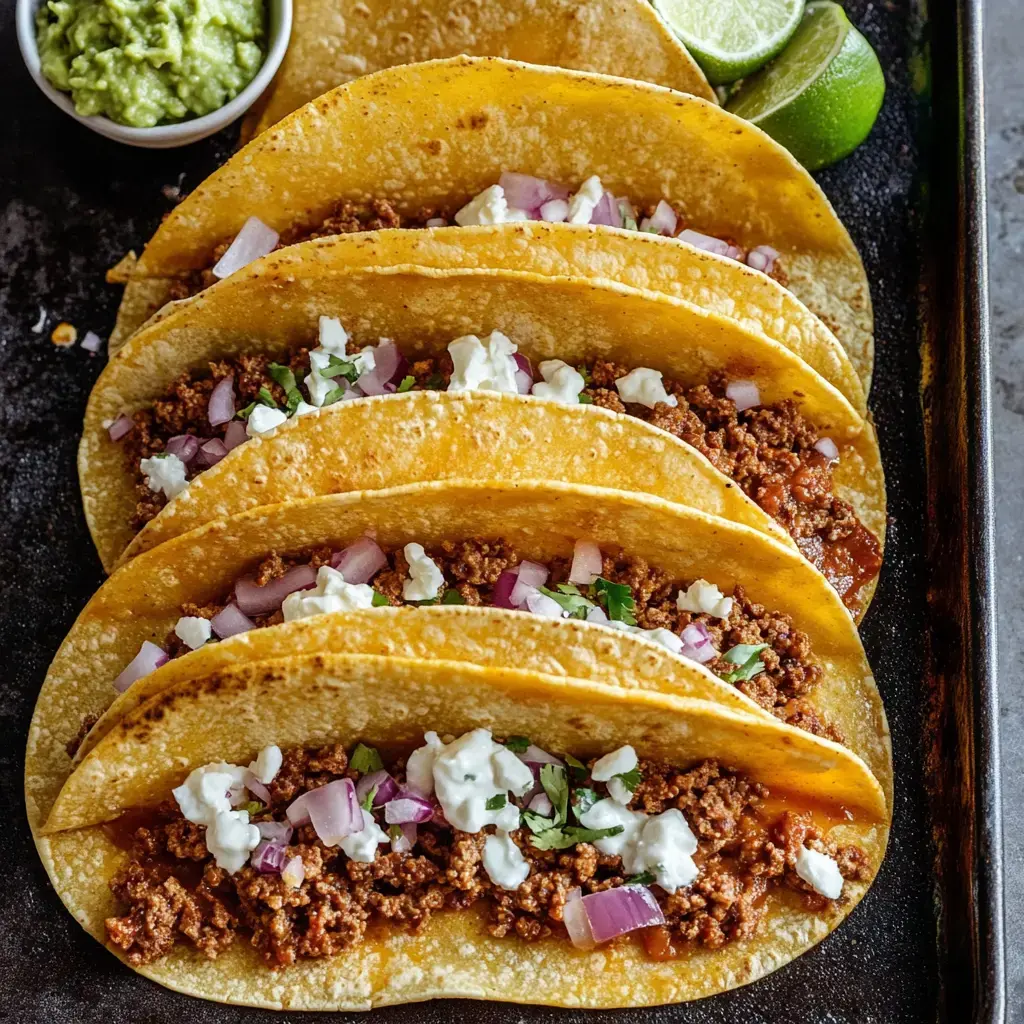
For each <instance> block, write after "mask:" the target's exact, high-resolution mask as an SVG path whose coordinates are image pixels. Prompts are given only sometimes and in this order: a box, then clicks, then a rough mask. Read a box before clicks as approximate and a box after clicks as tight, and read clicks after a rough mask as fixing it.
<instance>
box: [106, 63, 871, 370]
mask: <svg viewBox="0 0 1024 1024" xmlns="http://www.w3.org/2000/svg"><path fill="white" fill-rule="evenodd" d="M424 96H429V97H430V103H429V104H427V106H426V112H425V111H424V105H423V102H422V99H423V97H424ZM339 148H341V149H344V150H345V151H346V152H348V153H350V154H351V153H358V154H359V156H358V158H356V159H353V158H350V157H346V158H345V159H338V152H339ZM527 220H545V221H550V222H557V223H562V222H568V224H567V225H566V227H565V228H564V229H563V230H571V229H573V227H574V226H575V227H576V228H579V227H583V228H586V230H585V231H584V232H582V233H583V234H587V233H589V232H590V231H593V230H595V228H594V227H593V226H594V225H598V226H605V227H607V228H608V229H609V230H610V231H616V230H627V231H628V230H631V229H634V228H635V229H637V230H640V231H645V232H651V233H654V234H662V235H666V236H671V237H672V238H673V239H674V242H673V244H676V245H687V246H690V247H695V248H698V249H702V250H706V251H710V252H713V253H715V254H718V255H720V256H721V257H722V258H723V259H734V260H740V261H742V262H744V263H746V264H747V265H748V266H749V267H751V268H752V269H754V270H755V271H756V272H767V273H770V274H772V275H774V276H775V277H776V278H777V279H778V280H779V281H781V282H784V283H785V284H786V285H787V287H788V288H789V289H790V290H791V291H792V292H793V294H794V295H796V296H797V297H798V298H799V299H800V300H801V301H802V302H803V303H805V304H806V306H807V307H808V308H809V309H810V310H811V311H812V312H814V313H815V314H817V315H818V316H819V317H820V318H821V319H822V320H823V321H824V322H825V324H827V325H828V327H829V328H831V329H832V330H833V332H834V333H835V334H836V335H837V337H838V338H839V341H840V342H841V343H842V344H843V346H844V348H845V349H846V350H847V352H848V353H849V355H850V358H851V360H852V362H853V364H854V366H855V368H856V370H857V372H858V374H859V375H860V377H861V380H862V381H863V383H864V386H865V390H866V386H867V383H868V381H869V378H870V373H871V361H872V338H871V333H872V316H871V300H870V295H869V293H868V285H867V280H866V277H865V274H864V268H863V265H862V264H861V261H860V257H859V255H858V253H857V250H856V248H855V247H854V245H853V243H852V241H851V240H850V237H849V235H848V234H847V232H846V230H845V228H844V227H843V226H842V224H841V223H840V222H839V220H838V218H837V217H836V215H835V213H834V211H833V210H832V208H831V206H830V205H829V203H828V200H827V199H826V198H825V196H824V193H822V191H821V189H820V188H819V187H818V186H817V185H816V184H815V182H814V180H813V179H812V178H811V177H810V175H809V174H808V173H807V172H806V171H805V170H804V169H803V168H802V167H801V166H800V165H799V164H798V163H797V162H796V161H795V160H794V159H793V158H792V157H791V156H790V155H789V154H788V153H787V152H786V151H785V150H784V149H783V148H782V147H781V146H779V145H777V144H776V143H775V142H773V141H772V140H771V139H770V138H769V137H768V136H766V135H765V134H764V133H763V132H761V131H760V130H759V129H757V128H755V127H754V126H752V125H750V124H748V123H747V122H745V121H742V120H740V119H738V118H736V117H734V116H732V115H730V114H728V113H726V112H725V111H723V110H721V109H720V108H719V107H717V106H715V105H713V104H711V103H708V102H707V101H705V100H702V99H698V98H696V97H693V96H687V95H684V94H681V93H677V92H673V91H671V90H667V89H663V88H660V87H658V86H654V85H645V84H642V83H637V82H627V81H624V80H621V79H614V78H610V77H605V76H600V75H592V74H585V73H582V72H573V71H560V70H556V69H552V68H544V67H537V66H534V65H529V64H518V63H515V62H511V61H505V60H500V59H498V58H471V57H460V58H456V59H453V60H442V61H433V62H428V63H424V64H418V65H413V66H405V67H401V68H397V69H393V70H386V71H381V72H378V73H377V74H374V75H368V76H366V77H365V78H360V79H357V80H355V81H353V82H350V83H349V84H348V85H345V86H342V87H340V88H338V89H336V90H333V91H332V92H329V93H327V94H326V95H325V96H323V97H321V98H320V99H318V100H315V101H314V102H312V103H310V104H307V105H306V106H305V107H303V108H301V109H300V110H298V111H296V112H295V113H294V114H292V115H290V116H289V117H288V118H286V119H285V120H284V121H282V122H281V123H280V124H279V125H278V126H276V127H275V128H273V129H272V130H270V131H268V132H265V133H264V134H263V135H262V136H260V137H258V138H256V139H255V140H253V142H251V143H250V144H249V145H248V146H246V147H245V148H244V149H243V150H242V151H241V152H239V153H238V154H236V155H235V156H234V157H233V158H232V159H231V160H229V161H228V162H227V164H225V165H224V166H223V167H222V168H221V169H220V170H219V171H217V172H215V173H214V174H213V175H212V176H211V177H209V178H208V179H207V180H206V181H205V182H203V183H202V184H201V185H200V186H199V187H198V188H197V189H196V190H195V191H194V192H192V194H191V195H190V196H188V197H187V198H186V199H185V200H184V201H183V202H182V203H181V204H180V205H179V206H177V207H176V208H175V209H174V210H173V211H171V213H170V214H169V215H168V216H167V217H166V218H165V219H164V221H163V223H162V224H161V226H160V228H159V229H158V231H157V232H156V234H155V235H154V236H153V238H152V239H151V240H150V242H149V244H148V245H147V246H146V249H145V250H144V252H143V253H142V255H141V257H140V259H139V261H138V264H137V266H136V268H135V271H134V274H133V277H132V280H131V281H130V282H129V284H128V286H127V288H126V292H125V297H124V300H123V302H122V306H121V310H120V312H119V324H118V329H117V331H116V335H115V337H114V338H113V347H115V348H116V347H117V346H118V345H119V344H121V343H123V341H124V339H125V338H126V337H128V336H129V335H130V333H131V332H132V331H134V330H135V329H136V328H137V327H139V326H140V325H141V324H142V323H143V322H144V321H145V320H146V319H147V318H148V317H149V316H150V315H152V314H153V313H154V312H155V311H156V310H157V309H158V308H159V307H160V306H161V305H162V304H163V303H164V302H166V301H168V300H170V299H174V298H182V297H185V296H187V295H190V294H194V293H195V292H196V291H198V290H201V289H202V288H203V287H205V286H207V285H208V284H210V283H212V282H213V281H214V280H217V279H219V278H222V277H225V276H228V275H229V274H230V273H231V272H232V271H234V270H237V269H238V268H239V267H240V266H243V265H245V264H246V263H248V262H249V261H251V260H252V259H253V258H255V257H256V256H259V255H264V254H265V253H267V252H268V251H270V250H271V249H273V248H274V247H275V246H277V245H279V244H290V243H293V242H297V241H302V240H304V239H308V238H311V237H316V236H321V235H333V234H339V233H346V232H354V231H363V230H367V229H374V228H402V227H406V228H413V227H431V226H438V225H447V224H457V225H458V226H460V227H465V226H468V225H477V224H498V223H509V222H511V223H517V222H523V221H527ZM587 225H591V227H587ZM580 233H581V232H580V231H579V230H577V231H576V234H577V235H579V234H580Z"/></svg>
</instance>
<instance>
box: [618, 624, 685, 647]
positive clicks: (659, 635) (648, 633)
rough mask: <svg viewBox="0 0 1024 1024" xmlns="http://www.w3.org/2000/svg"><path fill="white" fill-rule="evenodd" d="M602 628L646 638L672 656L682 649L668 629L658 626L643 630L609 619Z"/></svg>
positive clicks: (680, 642) (681, 645)
mask: <svg viewBox="0 0 1024 1024" xmlns="http://www.w3.org/2000/svg"><path fill="white" fill-rule="evenodd" d="M601 624H602V625H604V626H611V628H612V629H618V630H620V631H621V632H623V633H633V634H635V635H637V636H642V637H646V638H647V639H648V640H650V641H652V642H653V643H656V644H661V646H662V647H667V648H668V650H670V651H671V652H672V653H673V654H679V653H680V652H681V651H682V649H683V641H682V640H680V639H679V637H678V636H676V634H675V633H673V632H672V630H670V629H664V628H663V627H661V626H658V628H657V629H643V628H641V627H640V626H630V625H629V624H628V623H626V622H622V621H621V620H620V619H610V620H608V621H607V622H602V623H601Z"/></svg>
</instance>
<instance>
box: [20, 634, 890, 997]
mask: <svg viewBox="0 0 1024 1024" xmlns="http://www.w3.org/2000/svg"><path fill="white" fill-rule="evenodd" d="M200 653H201V652H200ZM200 667H201V658H200V659H199V660H198V661H197V662H196V669H197V671H198V670H200ZM58 719H59V712H58V713H55V709H54V708H53V707H52V706H50V705H49V704H48V703H47V702H46V700H45V698H41V700H40V703H39V704H38V705H37V709H36V716H35V719H34V722H33V737H35V736H37V735H38V734H40V733H41V732H43V731H44V730H45V729H47V728H48V727H50V726H52V725H54V724H58ZM793 738H794V730H792V729H790V728H789V727H787V726H785V725H783V724H781V723H778V722H773V721H771V720H768V719H763V718H762V719H756V718H753V717H750V716H747V715H742V714H735V713H734V712H731V711H729V710H726V709H723V708H722V707H720V706H718V705H715V704H711V703H708V702H704V701H700V700H694V699H692V698H685V697H679V696H674V695H669V694H665V693H657V692H646V693H642V694H638V693H630V692H629V691H628V690H626V689H625V688H623V687H620V686H614V685H607V684H602V683H596V682H583V681H580V680H576V679H572V678H558V677H554V676H549V675H544V674H542V673H536V672H529V671H524V670H520V669H508V668H493V667H486V668H485V667H480V666H474V665H469V664H466V663H464V662H458V661H443V660H438V661H425V662H421V661H418V660H410V659H405V658H387V657H379V656H368V655H351V654H348V655H338V654H334V655H327V654H301V655H298V656H293V657H289V658H284V659H279V660H272V661H267V662H260V663H254V664H250V665H246V666H243V667H239V668H236V669H234V670H230V669H228V670H223V671H220V672H214V673H212V674H209V675H196V676H194V677H192V678H189V679H186V680H183V681H181V682H179V683H178V684H177V685H176V686H175V687H173V689H172V690H170V691H167V692H165V693H162V694H159V695H157V696H154V697H153V698H151V699H150V700H149V701H148V702H146V703H145V704H143V705H141V706H140V707H138V708H137V709H136V710H135V711H134V712H133V713H131V714H130V715H128V716H127V717H126V718H125V719H124V720H123V721H122V722H121V723H120V724H119V726H118V728H117V730H116V731H114V732H111V733H110V734H108V735H107V736H106V737H105V738H104V739H103V740H102V741H101V742H100V743H99V744H98V745H97V746H96V747H95V748H94V749H93V750H92V751H91V753H90V754H89V755H88V756H87V757H86V758H85V759H84V760H83V761H82V763H81V764H80V765H79V766H78V768H77V769H76V770H75V771H74V772H73V773H72V774H71V775H70V777H69V778H68V779H67V781H66V782H65V784H64V786H63V789H62V790H61V792H60V796H59V798H58V800H57V802H56V806H55V807H54V809H53V811H52V813H51V814H50V815H49V818H48V820H47V821H46V822H45V825H44V824H43V819H42V817H41V816H40V815H39V813H38V811H37V812H35V813H33V821H32V824H33V828H34V829H35V831H36V839H37V846H38V849H39V852H40V855H41V857H42V860H43V863H44V864H45V866H46V868H47V871H48V872H49V874H50V878H51V879H52V881H53V884H54V887H55V888H56V890H57V892H58V893H59V894H60V896H61V898H62V900H63V901H64V902H65V904H66V905H67V907H68V909H69V910H70V911H71V912H72V913H73V914H74V916H75V918H76V919H77V920H78V921H79V922H80V923H81V924H82V925H83V926H84V927H85V928H86V929H87V930H88V931H89V932H90V933H91V934H92V935H93V936H94V937H96V938H97V939H98V940H99V941H101V942H105V943H106V944H107V946H108V948H109V949H111V950H112V951H113V952H115V953H117V954H118V955H119V956H120V957H121V958H122V959H123V960H124V961H126V962H127V963H128V964H130V965H131V966H132V967H134V968H135V969H137V970H138V971H140V972H141V973H142V974H144V975H146V976H147V977H149V978H152V979H153V980H155V981H157V982H159V983H160V984H163V985H166V986H168V987H171V988H173V989H177V990H178V991H182V992H186V993H189V994H192V995H196V996H200V997H203V998H206V999H211V1000H217V1001H221V1002H227V1003H240V1004H244V1005H252V1006H263V1007H272V1008H279V1009H292V1010H314V1009H321V1010H354V1009H368V1008H371V1007H374V1006H382V1005H388V1004H394V1003H401V1002H410V1001H417V1000H424V999H429V998H434V997H445V996H464V997H475V998H485V999H501V1000H510V1001H514V1002H520V1003H537V1004H551V1005H564V1006H575V1007H593V1008H602V1007H603V1008H610V1007H615V1006H630V1005H652V1004H659V1003H671V1002H682V1001H685V1000H688V999H695V998H699V997H702V996H706V995H710V994H712V993H715V992H720V991H723V990H726V989H729V988H732V987H734V986H737V985H741V984H745V983H747V982H750V981H753V980H755V979H757V978H758V977H760V976H762V975H764V974H766V973H768V972H769V971H771V970H774V969H775V968H777V967H779V966H781V965H782V964H784V963H786V962H787V961H789V960H791V959H792V958H793V957H795V956H797V955H799V954H800V953H802V952H803V951H805V950H806V949H807V948H809V947H810V946H812V945H813V944H814V943H816V942H818V941H820V940H821V939H822V938H824V936H825V935H827V934H828V932H829V931H831V930H832V929H833V928H834V927H836V925H838V924H839V922H840V921H841V920H842V919H843V917H845V915H846V914H847V913H849V912H850V910H851V909H852V908H853V907H854V906H855V905H856V903H857V902H858V901H859V900H860V898H861V897H862V896H863V895H864V893H865V891H866V890H867V888H868V886H869V885H870V883H871V880H872V879H873V878H874V876H875V874H876V873H877V870H878V867H879V864H880V861H881V859H882V856H883V854H884V850H885V845H886V839H887V835H888V821H889V812H888V803H887V800H886V796H885V793H884V791H883V788H882V786H880V785H879V781H878V780H877V779H876V778H874V777H873V776H872V775H871V773H870V772H868V771H867V769H866V768H865V766H864V765H863V764H862V763H861V762H860V761H859V760H858V759H856V758H855V757H853V756H852V755H850V754H849V753H848V752H846V751H844V750H843V749H842V748H841V747H837V746H836V745H835V744H832V743H830V742H828V741H827V740H822V739H818V738H815V737H810V736H802V737H798V738H799V740H800V742H799V743H798V744H791V743H790V742H789V741H790V740H791V739H793ZM246 765H248V768H247V767H246ZM34 767H35V765H34V764H33V760H32V756H31V749H30V756H29V762H28V770H29V772H31V771H32V770H33V768H34Z"/></svg>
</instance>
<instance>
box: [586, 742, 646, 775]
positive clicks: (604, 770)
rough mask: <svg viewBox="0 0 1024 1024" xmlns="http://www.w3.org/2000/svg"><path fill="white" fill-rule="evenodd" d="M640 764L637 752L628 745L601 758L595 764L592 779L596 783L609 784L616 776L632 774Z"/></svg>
mask: <svg viewBox="0 0 1024 1024" xmlns="http://www.w3.org/2000/svg"><path fill="white" fill-rule="evenodd" d="M637 764H639V762H638V761H637V758H636V751H635V750H634V749H633V748H632V747H631V746H629V744H628V743H627V744H626V746H624V747H619V749H618V750H613V751H612V752H611V753H610V754H605V755H604V757H599V758H598V759H597V760H596V761H595V762H594V767H593V769H592V771H591V773H590V777H591V778H592V779H593V780H594V781H595V782H607V781H608V780H609V779H610V778H613V777H614V776H616V775H625V774H626V772H631V771H632V770H633V769H634V768H635V767H636V766H637Z"/></svg>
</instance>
